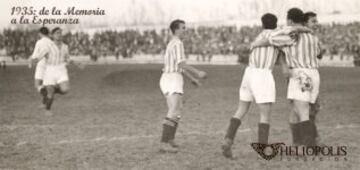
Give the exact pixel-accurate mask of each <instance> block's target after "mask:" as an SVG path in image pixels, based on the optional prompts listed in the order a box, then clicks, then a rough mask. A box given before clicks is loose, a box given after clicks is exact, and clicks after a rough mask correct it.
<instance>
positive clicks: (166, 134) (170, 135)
mask: <svg viewBox="0 0 360 170" xmlns="http://www.w3.org/2000/svg"><path fill="white" fill-rule="evenodd" d="M177 126H178V122H177V121H175V120H172V119H170V118H167V117H166V118H165V119H164V123H163V131H162V136H161V142H164V143H167V142H169V141H170V140H174V139H175V133H176V129H177Z"/></svg>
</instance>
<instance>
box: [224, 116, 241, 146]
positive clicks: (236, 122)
mask: <svg viewBox="0 0 360 170" xmlns="http://www.w3.org/2000/svg"><path fill="white" fill-rule="evenodd" d="M240 125H241V120H240V119H238V118H234V117H233V118H231V119H230V125H229V127H228V129H227V131H226V135H225V139H229V140H230V141H231V142H234V138H235V135H236V132H237V130H238V128H239V126H240Z"/></svg>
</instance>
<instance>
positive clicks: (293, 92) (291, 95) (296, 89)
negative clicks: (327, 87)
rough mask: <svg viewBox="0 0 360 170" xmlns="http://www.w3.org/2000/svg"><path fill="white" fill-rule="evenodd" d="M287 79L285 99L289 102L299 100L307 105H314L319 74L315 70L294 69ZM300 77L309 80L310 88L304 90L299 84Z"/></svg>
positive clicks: (317, 90)
mask: <svg viewBox="0 0 360 170" xmlns="http://www.w3.org/2000/svg"><path fill="white" fill-rule="evenodd" d="M290 71H291V75H292V76H291V77H290V79H289V85H288V92H287V98H288V99H290V100H299V101H305V102H309V103H315V101H316V99H317V97H318V95H319V89H320V74H319V71H318V70H317V69H306V68H294V69H291V70H290ZM301 76H305V77H306V78H307V79H309V84H310V86H311V88H309V89H307V90H304V88H303V87H304V85H302V82H301Z"/></svg>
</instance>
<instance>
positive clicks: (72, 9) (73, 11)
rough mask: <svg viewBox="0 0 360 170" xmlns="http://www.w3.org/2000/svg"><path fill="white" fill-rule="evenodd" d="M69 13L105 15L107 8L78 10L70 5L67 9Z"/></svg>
mask: <svg viewBox="0 0 360 170" xmlns="http://www.w3.org/2000/svg"><path fill="white" fill-rule="evenodd" d="M66 14H67V15H105V10H102V9H100V8H97V9H92V10H84V9H81V10H77V9H76V8H75V7H69V8H68V10H67V13H66Z"/></svg>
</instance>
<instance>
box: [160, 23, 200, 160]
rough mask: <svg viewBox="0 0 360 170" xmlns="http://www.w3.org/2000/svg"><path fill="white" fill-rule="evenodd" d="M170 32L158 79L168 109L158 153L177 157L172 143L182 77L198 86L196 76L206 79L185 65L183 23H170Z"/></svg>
mask: <svg viewBox="0 0 360 170" xmlns="http://www.w3.org/2000/svg"><path fill="white" fill-rule="evenodd" d="M170 31H171V33H172V38H171V40H170V42H169V43H168V45H167V47H166V52H165V55H164V68H163V73H162V75H161V78H160V89H161V91H162V93H163V95H164V97H165V99H166V103H167V106H168V112H167V115H166V117H165V119H164V121H163V130H162V136H161V142H160V144H161V145H160V151H161V152H170V153H176V152H177V151H178V145H177V144H176V143H175V142H174V140H175V133H176V130H177V127H178V124H179V120H180V117H181V109H182V104H183V94H184V91H183V86H184V80H183V75H185V76H187V77H188V78H190V79H191V81H193V82H194V83H195V84H198V83H199V81H198V79H197V78H195V76H196V77H198V78H205V77H206V73H205V72H204V71H200V70H198V69H196V68H194V67H192V66H190V65H187V64H186V62H185V51H184V45H183V42H182V40H181V39H182V38H183V36H184V32H185V22H184V21H183V20H174V21H172V22H171V24H170ZM193 75H195V76H193Z"/></svg>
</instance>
